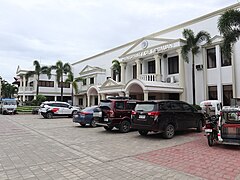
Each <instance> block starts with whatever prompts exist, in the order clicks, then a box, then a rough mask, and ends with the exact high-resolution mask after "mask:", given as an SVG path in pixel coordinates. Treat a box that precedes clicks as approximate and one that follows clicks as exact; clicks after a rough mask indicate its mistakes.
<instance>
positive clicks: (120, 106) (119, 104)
mask: <svg viewBox="0 0 240 180" xmlns="http://www.w3.org/2000/svg"><path fill="white" fill-rule="evenodd" d="M115 106H116V109H120V110H123V109H124V102H122V101H121V102H118V101H116V104H115Z"/></svg>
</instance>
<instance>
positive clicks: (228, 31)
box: [218, 9, 240, 59]
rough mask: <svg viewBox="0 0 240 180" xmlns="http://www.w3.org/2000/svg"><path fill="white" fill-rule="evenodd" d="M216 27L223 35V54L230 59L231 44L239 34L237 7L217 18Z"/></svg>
mask: <svg viewBox="0 0 240 180" xmlns="http://www.w3.org/2000/svg"><path fill="white" fill-rule="evenodd" d="M218 29H219V31H220V33H221V34H222V35H223V45H222V50H223V54H224V56H225V57H226V58H227V59H231V54H232V46H233V44H234V43H235V42H236V41H237V40H238V39H239V36H240V11H239V10H237V9H231V10H228V11H226V12H225V13H224V14H223V15H222V16H221V17H220V18H219V19H218Z"/></svg>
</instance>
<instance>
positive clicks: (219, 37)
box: [211, 35, 223, 43]
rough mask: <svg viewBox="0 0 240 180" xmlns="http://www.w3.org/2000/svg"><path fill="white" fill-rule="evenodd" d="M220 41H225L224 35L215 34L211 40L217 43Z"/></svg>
mask: <svg viewBox="0 0 240 180" xmlns="http://www.w3.org/2000/svg"><path fill="white" fill-rule="evenodd" d="M220 41H223V37H222V36H218V35H216V36H214V37H213V38H212V39H211V42H212V43H217V42H220Z"/></svg>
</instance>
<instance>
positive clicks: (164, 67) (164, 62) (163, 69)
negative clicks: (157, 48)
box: [161, 56, 167, 82]
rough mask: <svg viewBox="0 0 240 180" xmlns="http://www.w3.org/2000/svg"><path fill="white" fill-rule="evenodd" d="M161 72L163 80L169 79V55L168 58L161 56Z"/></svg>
mask: <svg viewBox="0 0 240 180" xmlns="http://www.w3.org/2000/svg"><path fill="white" fill-rule="evenodd" d="M161 73H162V79H161V80H162V81H164V82H165V81H166V79H167V57H166V58H163V56H162V58H161Z"/></svg>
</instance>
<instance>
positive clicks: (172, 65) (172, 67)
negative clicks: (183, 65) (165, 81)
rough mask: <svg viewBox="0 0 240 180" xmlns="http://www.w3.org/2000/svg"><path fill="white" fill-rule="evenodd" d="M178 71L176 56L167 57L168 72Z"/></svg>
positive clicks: (174, 72)
mask: <svg viewBox="0 0 240 180" xmlns="http://www.w3.org/2000/svg"><path fill="white" fill-rule="evenodd" d="M177 73H179V60H178V56H174V57H169V58H168V74H177Z"/></svg>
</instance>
